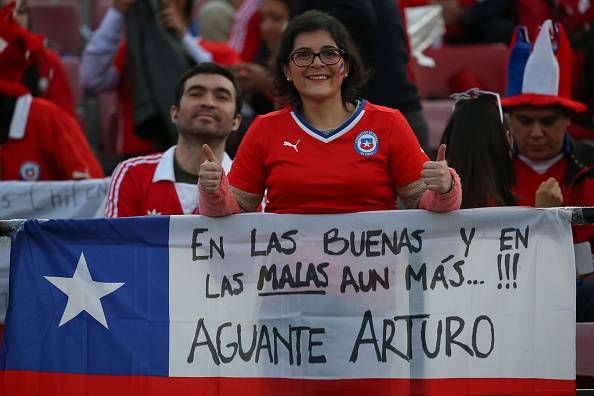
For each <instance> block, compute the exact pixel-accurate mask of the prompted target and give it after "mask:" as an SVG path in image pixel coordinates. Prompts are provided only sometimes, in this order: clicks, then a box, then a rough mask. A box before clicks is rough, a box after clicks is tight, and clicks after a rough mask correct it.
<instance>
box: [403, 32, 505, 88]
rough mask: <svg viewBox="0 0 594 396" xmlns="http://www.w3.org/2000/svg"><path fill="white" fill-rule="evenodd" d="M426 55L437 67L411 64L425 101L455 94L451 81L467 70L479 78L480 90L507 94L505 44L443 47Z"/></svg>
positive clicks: (431, 50)
mask: <svg viewBox="0 0 594 396" xmlns="http://www.w3.org/2000/svg"><path fill="white" fill-rule="evenodd" d="M424 54H425V55H426V56H428V57H429V58H432V59H433V60H435V67H433V68H431V67H423V66H420V65H418V64H417V63H416V62H412V69H413V74H414V76H415V80H416V83H417V86H418V88H419V91H420V94H421V97H422V98H423V99H445V98H448V97H449V95H450V94H451V93H452V92H450V80H451V79H452V78H455V77H456V76H457V75H459V74H460V73H464V72H465V71H470V72H471V73H472V74H474V75H475V76H476V77H477V79H478V81H480V86H479V88H481V89H485V90H488V91H495V92H499V93H503V92H504V91H505V83H506V66H507V47H506V46H505V45H502V44H488V45H486V44H485V45H457V46H451V45H443V46H441V47H438V48H428V49H427V50H426V51H425V52H424Z"/></svg>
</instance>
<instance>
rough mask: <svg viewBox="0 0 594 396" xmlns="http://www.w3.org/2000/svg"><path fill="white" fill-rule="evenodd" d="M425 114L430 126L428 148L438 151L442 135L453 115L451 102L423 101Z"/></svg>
mask: <svg viewBox="0 0 594 396" xmlns="http://www.w3.org/2000/svg"><path fill="white" fill-rule="evenodd" d="M421 105H422V106H423V114H424V115H425V119H426V120H427V124H428V125H429V136H428V137H429V139H428V140H429V141H428V148H429V149H431V150H437V147H438V146H439V142H440V141H441V135H442V134H443V130H444V129H445V127H446V125H447V123H448V120H449V119H450V115H451V114H452V101H451V100H445V99H444V100H423V101H421Z"/></svg>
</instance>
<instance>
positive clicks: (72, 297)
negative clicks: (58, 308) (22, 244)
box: [44, 253, 124, 329]
mask: <svg viewBox="0 0 594 396" xmlns="http://www.w3.org/2000/svg"><path fill="white" fill-rule="evenodd" d="M44 278H45V279H47V281H48V282H50V283H51V284H52V285H54V286H56V287H57V288H58V289H60V291H62V293H64V294H66V295H67V296H68V302H67V303H66V308H65V309H64V313H63V314H62V319H61V320H60V324H59V325H58V327H60V326H62V325H63V324H65V323H67V322H68V321H70V320H71V319H73V318H74V317H76V316H77V315H78V314H79V313H81V312H82V311H86V312H87V313H88V314H89V315H91V316H92V317H93V318H95V320H97V322H99V323H101V324H102V325H103V327H105V328H106V329H107V328H109V327H108V326H107V319H105V312H103V306H102V305H101V298H102V297H105V296H107V295H108V294H111V293H113V292H114V291H116V290H117V289H119V288H120V287H122V286H123V285H124V283H119V282H118V283H107V282H96V281H94V280H93V278H91V273H90V272H89V267H88V266H87V260H86V259H85V254H84V253H81V254H80V258H79V259H78V264H77V265H76V270H74V275H72V278H68V277H61V276H44Z"/></svg>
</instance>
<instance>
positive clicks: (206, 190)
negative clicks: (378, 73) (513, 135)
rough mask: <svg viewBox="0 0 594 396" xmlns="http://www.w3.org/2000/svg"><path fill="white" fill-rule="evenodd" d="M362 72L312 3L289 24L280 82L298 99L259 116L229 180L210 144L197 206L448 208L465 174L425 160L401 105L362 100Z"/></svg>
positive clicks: (331, 21) (333, 22)
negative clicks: (399, 202) (395, 107)
mask: <svg viewBox="0 0 594 396" xmlns="http://www.w3.org/2000/svg"><path fill="white" fill-rule="evenodd" d="M364 82H365V73H364V68H363V64H362V62H361V59H360V56H359V53H358V51H357V48H356V47H355V45H354V43H353V41H352V39H351V37H350V35H349V34H348V32H347V31H346V29H345V27H344V26H343V25H342V24H341V23H340V22H339V21H338V20H337V19H335V18H334V17H332V16H330V15H328V14H325V13H322V12H319V11H308V12H306V13H304V14H302V15H299V16H297V17H295V18H294V19H293V20H291V22H290V23H289V25H288V26H287V28H286V29H285V31H284V34H283V37H282V40H281V43H280V46H279V50H278V54H277V56H276V61H275V63H274V83H275V87H276V88H277V90H278V92H279V93H280V94H283V96H285V97H286V99H287V101H288V102H290V103H291V104H292V106H291V107H288V108H285V109H282V110H279V111H276V112H273V113H269V114H266V115H264V116H260V117H259V118H256V120H255V121H254V123H253V124H252V125H251V126H250V129H249V130H248V132H247V134H246V136H245V138H244V139H243V141H242V143H241V146H240V147H239V151H238V153H237V156H236V158H235V160H234V164H233V168H232V169H231V173H230V174H229V180H228V181H227V178H226V176H225V172H224V171H223V169H222V167H221V166H220V165H219V161H218V159H217V158H215V157H214V156H213V155H212V154H211V151H210V148H209V147H208V146H206V145H205V146H204V151H205V157H206V158H207V159H208V161H205V162H204V163H202V164H201V165H200V173H199V177H200V180H199V186H200V190H201V192H200V209H201V213H202V214H204V215H208V216H224V215H229V214H232V213H238V212H239V211H245V212H253V211H255V210H256V208H257V207H258V205H259V204H260V201H261V200H262V196H263V194H264V191H265V190H266V191H267V193H266V197H267V204H266V208H265V209H266V211H268V212H272V213H347V212H359V211H372V210H388V209H395V208H396V197H397V196H399V197H400V198H401V199H402V201H403V202H404V203H405V205H406V207H409V208H417V207H420V208H425V209H429V210H435V211H444V212H445V211H450V210H454V209H456V208H458V207H459V206H460V199H461V194H462V193H461V190H460V181H459V179H458V178H457V175H456V173H455V171H454V170H452V169H450V168H448V166H447V163H446V162H445V160H444V157H445V147H444V146H442V147H440V150H439V156H438V159H439V161H436V162H434V161H428V158H427V156H426V155H425V153H424V152H423V151H422V150H421V148H420V146H419V143H418V141H417V139H416V138H415V136H414V134H413V132H412V130H411V129H410V127H409V126H408V124H407V122H406V120H405V119H404V117H403V116H402V114H400V112H399V111H397V110H393V109H389V108H386V107H382V106H376V105H373V104H371V103H369V102H366V101H365V100H363V99H361V100H359V96H358V94H359V92H360V89H361V87H362V86H363V85H364Z"/></svg>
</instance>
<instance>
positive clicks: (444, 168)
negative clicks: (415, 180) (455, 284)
mask: <svg viewBox="0 0 594 396" xmlns="http://www.w3.org/2000/svg"><path fill="white" fill-rule="evenodd" d="M445 154H446V145H445V144H442V145H440V146H439V149H438V150H437V160H436V161H427V162H425V163H424V164H423V170H422V171H421V178H422V180H423V183H425V185H426V186H427V189H428V190H432V191H436V192H438V193H441V194H444V193H447V192H449V191H450V190H451V189H452V174H451V173H450V168H448V163H447V161H446V159H445V158H446V156H445Z"/></svg>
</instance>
